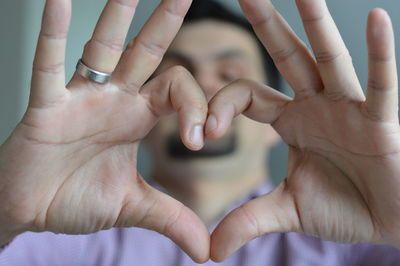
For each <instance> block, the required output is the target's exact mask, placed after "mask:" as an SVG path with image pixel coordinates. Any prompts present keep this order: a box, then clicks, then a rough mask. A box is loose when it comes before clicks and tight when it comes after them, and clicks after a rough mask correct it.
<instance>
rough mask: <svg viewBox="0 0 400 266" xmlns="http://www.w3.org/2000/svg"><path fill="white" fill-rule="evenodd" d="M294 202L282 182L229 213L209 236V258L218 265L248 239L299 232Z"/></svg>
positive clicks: (284, 183) (298, 221)
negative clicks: (279, 233)
mask: <svg viewBox="0 0 400 266" xmlns="http://www.w3.org/2000/svg"><path fill="white" fill-rule="evenodd" d="M300 229H301V228H300V220H299V218H298V215H297V211H296V206H295V202H294V199H293V197H292V195H291V193H290V191H289V190H288V188H287V185H286V182H285V181H283V183H281V185H279V186H278V187H277V188H276V189H275V190H274V191H272V192H271V193H269V194H267V195H265V196H262V197H260V198H257V199H255V200H252V201H250V202H248V203H246V204H244V205H242V206H241V207H239V208H238V209H236V210H234V211H232V212H231V213H229V214H228V215H227V216H226V217H225V218H224V219H223V220H222V221H221V223H220V224H219V225H218V226H217V228H216V229H215V230H214V232H213V233H212V234H211V253H210V256H211V259H212V260H213V261H216V262H221V261H223V260H225V259H226V258H228V257H229V256H230V255H231V254H233V253H234V252H235V251H236V250H238V249H239V248H240V247H242V246H243V245H244V244H246V243H247V242H249V241H250V240H252V239H254V238H256V237H259V236H261V235H264V234H269V233H277V232H293V231H296V232H299V231H300Z"/></svg>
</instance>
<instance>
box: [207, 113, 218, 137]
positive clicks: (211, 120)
mask: <svg viewBox="0 0 400 266" xmlns="http://www.w3.org/2000/svg"><path fill="white" fill-rule="evenodd" d="M217 126H218V125H217V118H216V117H215V115H210V116H209V117H208V119H207V123H206V134H209V133H211V132H213V131H214V130H216V129H217Z"/></svg>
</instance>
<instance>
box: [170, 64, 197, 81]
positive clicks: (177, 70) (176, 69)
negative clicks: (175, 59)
mask: <svg viewBox="0 0 400 266" xmlns="http://www.w3.org/2000/svg"><path fill="white" fill-rule="evenodd" d="M168 74H170V75H173V76H177V77H179V78H182V77H188V76H191V75H190V72H189V70H187V69H186V68H185V67H183V66H181V65H176V66H173V67H171V68H170V69H169V70H168Z"/></svg>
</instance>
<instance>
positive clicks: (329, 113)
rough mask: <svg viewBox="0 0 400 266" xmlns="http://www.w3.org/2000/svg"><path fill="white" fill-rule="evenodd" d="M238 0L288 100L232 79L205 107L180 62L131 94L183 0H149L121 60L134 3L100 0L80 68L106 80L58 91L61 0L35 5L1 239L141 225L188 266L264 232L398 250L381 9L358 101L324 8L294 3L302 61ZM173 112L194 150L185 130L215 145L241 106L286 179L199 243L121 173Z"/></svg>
mask: <svg viewBox="0 0 400 266" xmlns="http://www.w3.org/2000/svg"><path fill="white" fill-rule="evenodd" d="M240 3H241V5H242V8H243V10H244V11H245V13H246V15H247V16H248V18H249V20H250V21H251V23H252V24H253V25H254V27H255V29H256V30H257V32H258V35H259V37H260V39H261V40H262V41H263V42H264V44H265V46H266V48H267V49H268V50H269V52H270V54H271V55H272V56H273V57H274V60H275V61H276V63H277V65H278V67H279V68H280V71H281V72H282V74H283V76H284V77H285V78H286V79H287V80H288V82H289V84H291V85H292V87H293V89H294V91H295V93H296V97H295V98H294V99H289V98H287V97H285V96H284V95H282V94H280V93H278V92H276V91H275V90H273V89H271V88H268V87H266V86H264V85H262V84H259V83H257V82H255V81H249V80H240V81H238V82H236V83H234V84H231V85H229V86H228V87H225V88H224V89H222V90H220V91H219V92H218V93H217V94H216V95H215V96H214V97H213V99H212V100H211V101H210V102H209V104H208V108H207V99H206V97H205V95H204V93H203V92H202V90H201V89H200V88H199V86H198V85H197V84H196V82H195V80H194V79H193V78H192V77H191V76H190V75H189V73H188V72H187V71H186V70H183V69H182V68H179V67H178V68H173V69H172V70H169V72H167V73H166V74H162V75H160V76H158V77H156V78H155V79H154V80H153V81H152V82H150V83H148V84H146V85H144V86H143V84H144V82H145V81H146V80H148V78H149V77H150V76H151V75H152V74H153V73H154V70H155V69H156V68H157V66H158V64H159V62H161V58H162V55H163V54H164V52H165V51H166V50H167V46H168V45H169V44H170V43H171V42H172V39H173V37H174V36H175V34H176V33H177V31H178V29H179V27H180V24H181V22H182V18H183V16H184V14H185V12H186V10H187V8H188V7H189V5H190V1H182V0H180V1H174V0H166V1H163V2H162V4H161V5H160V7H159V8H158V9H157V11H156V13H155V14H154V15H153V17H152V19H151V20H150V22H149V23H147V24H146V26H145V28H144V29H143V30H142V32H141V34H140V35H139V37H138V38H137V39H136V40H135V41H134V42H132V43H131V44H130V46H129V47H128V49H127V51H126V52H125V53H124V54H123V55H122V57H121V49H120V47H122V44H123V40H124V38H125V37H124V36H125V34H126V31H127V29H128V27H129V24H130V20H131V18H132V16H133V11H134V9H135V7H136V4H137V1H133V0H129V1H128V0H124V1H122V0H119V1H118V2H116V1H114V0H110V1H109V3H108V5H107V7H106V9H105V12H104V13H103V14H102V16H101V18H100V21H99V24H98V26H97V28H96V30H95V33H94V36H93V39H92V40H91V41H90V42H89V44H88V45H87V46H86V48H85V52H84V54H83V61H84V62H85V63H86V64H87V65H88V66H89V67H91V68H95V69H97V70H99V71H106V72H112V71H113V70H115V71H114V76H113V80H112V81H111V82H110V83H108V84H107V85H97V84H94V83H92V82H89V81H88V80H85V79H83V78H82V77H79V76H77V75H76V76H74V77H73V79H72V80H71V81H70V82H69V83H68V84H67V86H65V81H64V65H63V62H64V56H65V47H66V38H65V37H66V32H67V30H68V25H69V19H70V10H71V8H70V4H71V3H70V0H48V1H47V2H46V11H45V13H44V19H43V25H42V31H41V35H40V38H39V43H38V49H37V53H36V58H35V62H34V69H33V79H32V87H31V99H30V103H29V106H28V109H27V112H26V115H25V116H24V118H23V120H22V121H21V123H20V124H19V125H18V126H17V127H16V129H15V131H14V132H13V133H12V135H11V136H10V137H9V139H8V140H7V141H6V142H5V143H4V144H3V145H2V146H1V147H0V202H2V204H3V208H2V209H1V210H0V245H2V244H5V243H6V242H7V241H9V240H10V239H12V238H13V237H14V236H16V235H18V234H19V233H22V232H24V231H52V232H63V233H68V234H77V233H79V234H85V233H92V232H95V231H99V230H102V229H107V228H110V227H113V226H125V227H129V226H141V227H145V228H149V229H152V230H156V231H158V232H160V233H163V234H165V235H166V236H168V237H170V238H171V239H172V240H174V241H175V242H176V243H178V244H179V245H180V246H181V247H182V248H183V249H184V250H185V251H186V252H187V253H188V254H189V255H190V256H191V257H192V258H193V259H194V260H195V261H197V262H202V261H206V260H207V259H209V257H210V256H211V258H212V259H213V260H216V261H220V260H223V259H225V258H227V257H228V256H229V255H230V254H232V253H233V252H234V251H235V250H236V249H238V248H239V247H240V246H241V245H243V244H244V243H246V242H247V241H249V240H250V239H252V238H254V237H257V236H259V235H262V234H266V233H271V232H288V231H295V232H302V233H307V234H311V235H315V236H318V237H321V238H324V239H329V240H333V241H344V242H357V241H364V242H371V243H381V244H388V245H392V246H395V247H398V248H400V222H399V219H398V217H399V216H400V204H399V202H400V199H399V197H400V196H399V195H400V164H399V163H398V162H399V161H400V131H399V129H400V128H399V121H398V113H397V111H398V102H397V101H398V95H397V86H398V80H397V71H396V62H395V52H394V51H395V50H394V34H393V29H392V26H391V23H390V19H389V16H388V15H387V13H386V12H384V11H383V10H381V9H375V10H373V11H372V12H371V13H370V15H369V20H368V26H367V44H368V50H369V72H370V73H369V85H368V88H367V94H366V96H365V95H364V94H363V92H362V89H361V86H360V85H359V82H358V80H357V78H356V75H355V72H354V69H353V66H352V65H351V60H350V57H349V56H348V54H347V53H346V51H347V50H346V48H345V46H344V44H343V41H342V40H341V38H340V35H339V33H338V31H337V29H336V26H335V24H334V22H333V20H332V19H331V17H330V15H329V13H328V10H327V7H326V5H325V2H324V1H321V0H297V4H298V8H299V11H300V14H301V16H302V18H303V20H304V26H305V28H306V32H307V34H308V37H309V40H310V43H311V45H312V48H313V52H314V55H315V58H316V60H315V59H314V57H313V56H312V54H311V52H309V51H308V50H307V49H306V47H305V46H304V45H303V44H302V43H301V41H299V39H298V38H297V37H296V36H295V35H294V34H293V32H292V31H291V30H290V29H289V28H288V26H287V24H286V23H285V22H284V21H283V19H282V17H281V16H279V15H278V13H277V11H276V10H275V9H274V8H273V6H272V4H271V3H270V2H269V1H265V0H241V1H240ZM111 25H113V26H111ZM268 36H274V38H268ZM110 44H111V45H110ZM120 57H121V60H120ZM117 62H118V64H117ZM143 66H146V67H143ZM299 66H301V67H299ZM173 110H176V111H178V113H179V117H180V118H179V122H180V124H179V125H180V134H181V136H182V139H183V142H184V143H185V144H186V146H188V147H189V148H191V149H193V150H196V149H200V148H201V147H202V145H203V136H202V134H201V132H200V133H199V132H196V131H193V129H197V130H198V129H199V128H200V129H202V126H204V125H205V126H204V132H206V137H208V138H218V137H220V136H222V135H223V134H224V133H225V132H226V131H227V129H228V128H229V125H230V123H231V121H232V119H233V117H235V116H236V115H238V114H239V113H242V112H243V113H244V114H245V115H247V116H248V117H250V118H252V119H255V120H257V121H260V122H265V123H270V124H271V125H272V126H273V127H274V129H275V130H276V131H277V132H278V133H279V134H280V135H281V137H282V139H283V140H284V141H285V142H286V143H287V144H288V145H290V153H289V169H288V177H287V179H286V180H285V181H284V182H283V183H282V184H281V185H280V186H279V187H278V188H276V189H275V190H274V191H273V192H271V193H270V194H268V195H265V196H263V197H260V198H258V199H256V200H253V201H251V202H249V203H246V204H245V205H243V206H242V207H240V208H239V209H237V210H235V211H233V212H232V213H230V214H229V215H228V216H226V217H225V218H224V220H223V221H222V222H221V223H220V224H219V225H218V227H217V228H216V230H215V231H214V232H213V233H212V235H211V242H210V239H209V235H208V232H207V229H206V227H205V226H204V224H203V223H202V222H201V220H200V219H199V218H198V217H197V216H196V215H195V214H194V213H193V212H192V211H190V210H189V208H187V207H185V206H184V205H183V204H182V203H179V202H178V201H176V200H174V199H173V198H171V197H169V196H167V195H165V194H162V193H160V192H158V191H156V190H154V189H152V188H151V187H150V186H149V185H147V184H146V183H145V182H144V181H143V180H142V179H141V177H140V175H139V174H138V173H137V171H136V168H135V162H136V156H137V153H136V151H137V147H138V145H139V142H140V140H141V139H143V138H144V136H146V135H147V133H148V132H149V131H150V130H151V129H152V127H153V126H154V125H155V124H156V122H157V120H158V118H159V116H161V115H163V114H169V113H171V112H173ZM207 111H208V117H207ZM213 117H215V119H216V123H213V122H212V120H213V119H214V118H213ZM43 192H46V193H43ZM210 245H211V246H210ZM210 251H211V254H210Z"/></svg>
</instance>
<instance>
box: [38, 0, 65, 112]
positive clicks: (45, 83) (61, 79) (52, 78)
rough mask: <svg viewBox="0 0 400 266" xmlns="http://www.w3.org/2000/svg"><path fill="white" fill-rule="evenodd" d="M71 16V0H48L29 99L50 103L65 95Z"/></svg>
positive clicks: (39, 103) (39, 102)
mask: <svg viewBox="0 0 400 266" xmlns="http://www.w3.org/2000/svg"><path fill="white" fill-rule="evenodd" d="M70 20H71V1H70V0H47V1H46V6H45V10H44V13H43V19H42V28H41V31H40V35H39V40H38V44H37V49H36V55H35V60H34V63H33V75H32V89H31V97H30V103H31V104H34V105H41V104H46V103H52V102H54V101H56V100H58V99H59V98H60V97H62V95H64V94H65V93H66V92H67V90H66V89H65V70H64V61H65V50H66V45H67V34H68V29H69V24H70Z"/></svg>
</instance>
